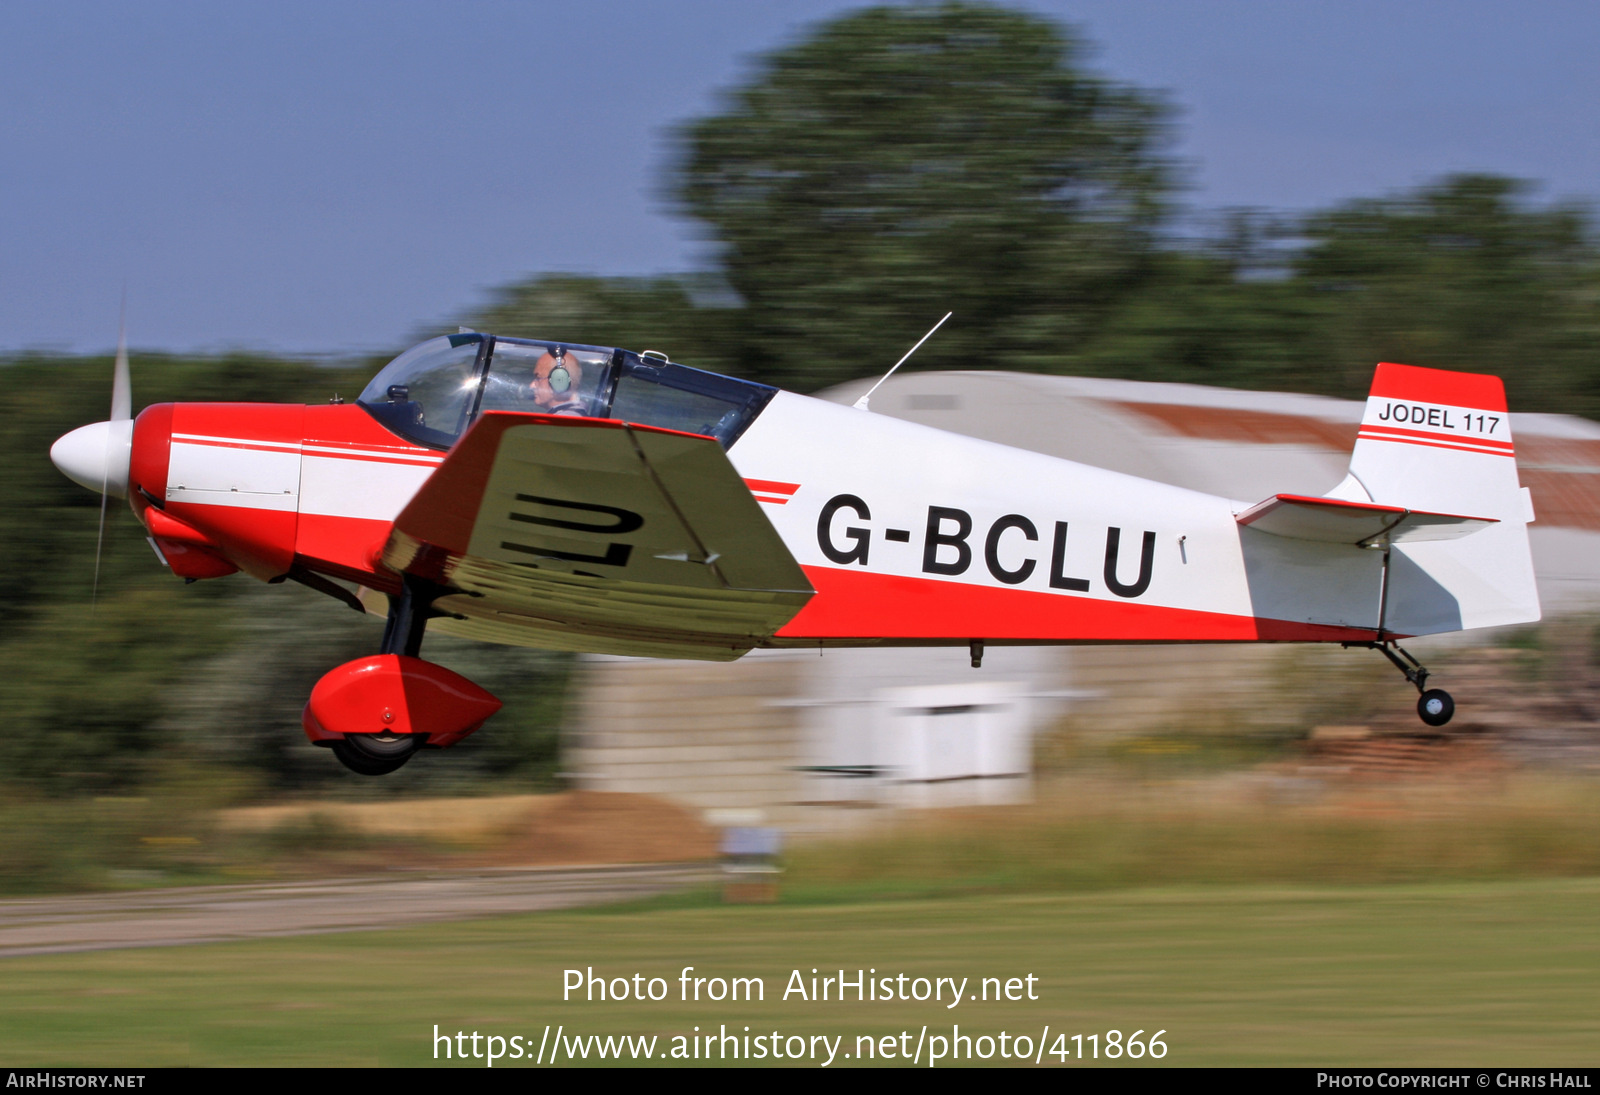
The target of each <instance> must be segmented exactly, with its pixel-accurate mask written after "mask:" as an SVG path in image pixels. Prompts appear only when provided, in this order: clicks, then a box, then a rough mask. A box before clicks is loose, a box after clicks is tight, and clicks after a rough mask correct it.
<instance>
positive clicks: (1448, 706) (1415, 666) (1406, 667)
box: [1341, 639, 1456, 726]
mask: <svg viewBox="0 0 1600 1095" xmlns="http://www.w3.org/2000/svg"><path fill="white" fill-rule="evenodd" d="M1341 645H1343V646H1344V647H1345V648H1346V649H1349V648H1350V647H1352V646H1355V647H1361V648H1363V649H1366V650H1376V651H1377V652H1378V653H1380V654H1382V655H1383V656H1384V657H1385V658H1388V659H1389V661H1390V662H1391V663H1393V665H1394V667H1395V668H1396V669H1398V670H1400V672H1401V673H1403V674H1404V675H1405V678H1406V680H1408V681H1410V682H1411V684H1412V685H1413V686H1415V687H1416V690H1417V691H1418V692H1420V693H1421V695H1420V696H1418V697H1417V717H1418V718H1420V719H1421V720H1422V721H1423V722H1425V723H1427V724H1428V725H1429V726H1443V725H1444V724H1445V723H1447V722H1449V721H1450V719H1451V717H1452V716H1454V715H1455V713H1456V701H1455V700H1453V699H1451V698H1450V693H1448V692H1446V691H1445V690H1444V689H1442V688H1429V687H1428V670H1427V667H1426V666H1424V665H1423V664H1422V663H1421V662H1419V661H1417V659H1416V658H1414V657H1412V656H1411V654H1410V653H1409V652H1407V651H1406V649H1405V648H1404V647H1402V646H1401V645H1400V644H1399V643H1397V642H1395V641H1394V640H1393V639H1384V640H1383V641H1381V642H1375V643H1343V644H1341Z"/></svg>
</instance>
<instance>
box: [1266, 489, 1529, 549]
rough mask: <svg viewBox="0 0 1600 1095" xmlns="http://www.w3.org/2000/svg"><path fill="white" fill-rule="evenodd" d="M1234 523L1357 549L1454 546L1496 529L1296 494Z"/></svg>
mask: <svg viewBox="0 0 1600 1095" xmlns="http://www.w3.org/2000/svg"><path fill="white" fill-rule="evenodd" d="M1238 521H1239V524H1241V525H1247V526H1249V527H1250V528H1253V529H1255V530H1256V531H1257V532H1265V533H1269V534H1271V535H1273V536H1284V537H1287V538H1289V539H1291V540H1316V541H1318V542H1321V543H1326V544H1355V545H1358V546H1361V547H1365V546H1367V545H1369V544H1378V543H1383V542H1384V541H1388V542H1390V543H1395V544H1413V543H1419V542H1421V541H1424V540H1455V539H1458V538H1459V537H1462V536H1467V535H1470V534H1471V533H1474V532H1477V531H1478V530H1479V529H1482V528H1487V527H1488V526H1490V525H1495V524H1499V521H1498V519H1496V518H1493V517H1465V516H1462V515H1461V514H1456V513H1429V512H1427V511H1425V510H1412V509H1405V508H1403V507H1400V506H1380V505H1376V504H1374V503H1372V502H1347V501H1344V500H1342V499H1338V498H1311V497H1307V496H1305V495H1300V494H1275V495H1273V496H1272V497H1271V498H1268V499H1266V500H1264V501H1261V502H1257V503H1256V504H1255V505H1253V506H1251V507H1250V508H1249V509H1247V510H1245V511H1244V512H1243V513H1241V514H1239V516H1238Z"/></svg>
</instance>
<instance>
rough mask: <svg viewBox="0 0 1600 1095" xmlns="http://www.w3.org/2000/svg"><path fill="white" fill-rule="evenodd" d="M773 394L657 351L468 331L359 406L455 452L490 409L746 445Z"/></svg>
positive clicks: (405, 433) (382, 382) (391, 378)
mask: <svg viewBox="0 0 1600 1095" xmlns="http://www.w3.org/2000/svg"><path fill="white" fill-rule="evenodd" d="M776 391H777V389H776V388H772V387H768V386H767V385H765V384H756V383H753V382H751V381H748V380H736V379H734V378H733V377H729V376H719V375H717V374H716V373H708V372H704V371H702V370H700V369H691V368H689V367H688V366H686V365H678V364H676V363H674V362H670V361H668V360H666V358H664V357H661V356H658V355H656V354H653V353H652V354H649V355H644V354H636V353H634V352H632V351H631V350H619V349H616V348H613V347H607V346H582V345H577V344H575V343H570V342H542V341H536V340H533V339H522V338H501V337H497V336H495V335H489V334H480V333H478V332H465V333H462V334H457V335H444V336H441V337H439V338H433V339H429V340H428V341H427V342H424V343H422V344H420V345H417V346H413V347H412V348H411V349H409V350H407V351H406V352H405V353H403V354H401V355H400V356H399V357H397V358H395V359H394V360H393V361H391V362H389V364H388V365H386V366H384V368H383V370H382V371H381V372H379V373H378V375H377V376H375V377H373V379H372V382H371V383H370V384H368V385H367V387H366V389H365V390H364V391H363V392H362V393H361V396H360V398H359V399H358V400H357V402H359V403H360V405H361V406H362V407H364V408H365V409H366V410H367V412H368V413H370V414H371V415H372V416H373V417H374V418H376V419H377V420H378V421H379V422H380V423H382V424H383V426H384V428H386V429H388V430H390V431H392V432H394V433H397V434H399V435H400V436H401V437H404V438H405V439H406V440H408V441H413V442H415V443H417V444H419V445H425V446H427V447H429V448H434V449H448V448H449V447H450V446H451V445H453V444H455V442H456V439H457V438H459V437H460V436H461V435H462V434H463V433H465V432H466V430H467V427H468V426H470V425H472V423H473V422H474V421H475V420H476V419H477V418H478V416H479V415H481V414H483V412H485V411H529V412H532V413H535V414H554V415H579V416H583V417H587V418H616V419H621V420H623V421H625V422H637V423H641V424H643V425H647V426H660V427H662V428H664V429H669V430H681V431H683V432H684V433H698V434H704V435H705V436H707V437H714V438H716V439H717V441H719V442H720V443H721V444H722V447H723V448H724V449H726V448H729V447H730V446H732V445H733V443H734V442H735V441H737V440H738V439H739V435H740V434H742V433H743V432H744V431H745V429H746V428H747V427H748V426H749V425H750V423H751V422H753V421H754V420H755V418H756V416H757V415H758V414H760V413H761V411H762V409H763V408H764V407H766V405H767V402H768V401H769V400H771V398H772V396H773V394H774V393H775V392H776Z"/></svg>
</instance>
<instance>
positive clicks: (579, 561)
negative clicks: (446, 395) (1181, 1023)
mask: <svg viewBox="0 0 1600 1095" xmlns="http://www.w3.org/2000/svg"><path fill="white" fill-rule="evenodd" d="M383 561H384V563H385V565H387V566H389V567H390V568H391V569H394V570H397V571H406V572H410V573H412V574H416V575H418V576H419V577H423V578H428V579H430V580H432V581H436V582H440V583H442V584H444V585H447V586H449V587H451V588H452V589H453V590H457V591H459V592H458V593H452V594H450V595H448V596H445V597H443V598H441V599H440V600H439V601H438V602H437V603H436V607H437V608H438V609H439V610H441V611H443V612H445V613H448V614H449V617H447V618H445V619H441V620H439V621H437V622H436V624H435V625H432V626H435V627H437V629H438V630H440V631H444V632H447V633H451V634H458V635H463V636H466V637H469V638H478V639H486V640H489V641H492V642H502V643H512V644H515V645H521V646H542V647H547V648H552V649H564V650H581V651H589V652H593V653H607V654H629V655H641V656H651V657H677V658H704V659H713V660H726V659H732V658H737V657H738V656H739V655H741V654H743V653H744V652H745V651H747V650H748V649H750V647H751V646H753V645H754V644H755V643H757V642H759V641H760V640H763V639H766V638H769V637H771V635H772V633H773V632H775V631H776V630H777V629H778V628H780V627H782V626H783V625H784V624H785V623H787V622H788V621H789V620H790V619H791V618H792V617H793V616H794V614H795V613H796V612H798V611H799V610H800V607H801V606H802V605H804V604H805V603H806V601H807V600H809V599H810V597H811V596H812V589H811V587H810V585H809V584H808V583H807V582H806V578H805V575H804V573H803V572H802V571H801V569H800V567H799V564H797V563H796V562H795V560H794V557H793V556H792V555H791V554H790V553H789V549H788V548H787V547H785V546H784V543H783V540H782V539H781V538H780V537H779V536H778V533H777V531H776V530H775V529H773V527H772V523H771V522H770V521H768V520H767V517H766V515H765V514H763V513H762V512H761V508H760V506H759V505H758V504H757V503H756V501H755V498H754V497H753V496H752V495H751V493H750V489H749V488H748V487H747V486H746V485H745V484H744V482H743V481H742V480H741V479H740V478H739V475H738V473H737V472H735V471H734V468H733V465H732V464H731V463H730V462H729V461H728V457H727V455H726V454H725V453H724V452H723V451H722V447H721V446H720V445H719V444H718V443H717V442H716V441H715V440H713V439H712V438H709V437H700V436H698V435H695V434H684V433H676V432H673V431H670V430H661V429H655V428H653V427H649V426H637V425H631V424H628V423H623V422H619V421H615V420H612V419H593V418H564V417H552V416H548V415H533V414H516V413H509V412H497V411H491V412H488V413H486V414H485V415H484V416H483V417H482V418H481V419H480V420H479V421H478V422H477V423H475V424H474V425H473V427H472V428H471V429H470V430H469V431H467V434H466V435H465V436H464V437H463V438H462V439H461V441H460V442H458V443H457V445H456V446H455V447H454V448H453V449H451V450H450V455H449V456H448V457H446V458H445V461H444V463H443V464H441V465H440V466H439V469H438V470H437V471H435V472H434V473H433V475H432V476H430V477H429V479H428V481H427V482H426V483H424V484H423V486H422V489H421V490H420V491H418V492H417V494H416V496H415V497H414V498H413V499H412V500H411V502H410V503H409V504H408V505H407V506H406V508H405V509H404V510H403V511H402V512H401V514H400V516H399V517H398V518H396V519H395V523H394V529H393V531H392V533H391V534H390V538H389V542H388V544H387V546H386V547H385V549H384V552H383Z"/></svg>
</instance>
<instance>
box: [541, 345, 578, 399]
mask: <svg viewBox="0 0 1600 1095" xmlns="http://www.w3.org/2000/svg"><path fill="white" fill-rule="evenodd" d="M550 356H551V357H553V358H555V359H556V363H555V366H554V367H553V368H552V369H551V370H550V375H549V376H547V377H545V378H544V379H545V383H547V384H549V385H550V390H551V391H552V392H555V393H556V394H557V395H566V394H567V393H568V392H570V391H571V390H572V373H571V372H570V371H568V369H567V348H566V347H565V346H552V347H550Z"/></svg>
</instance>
